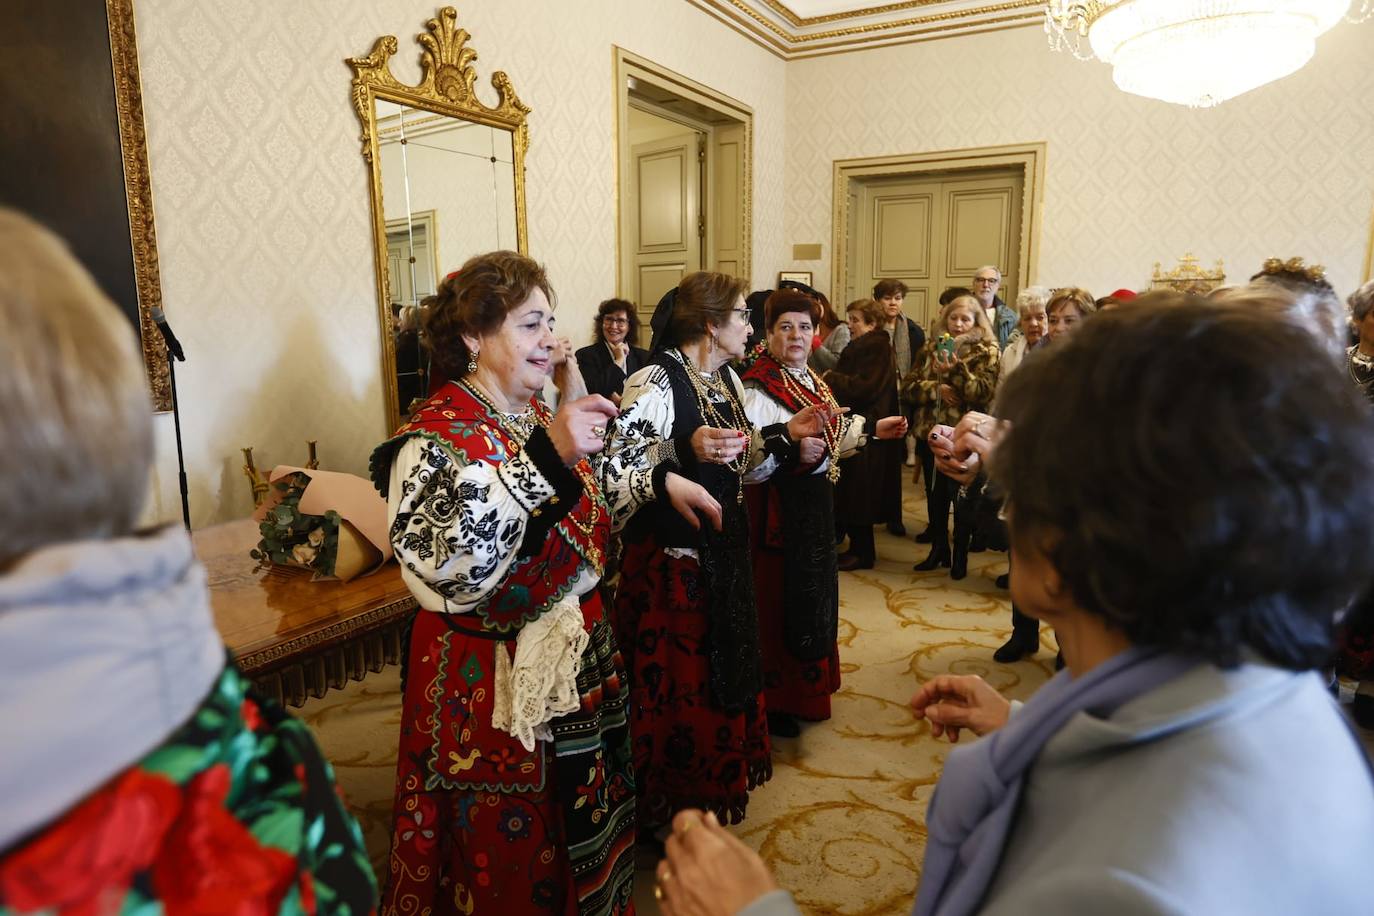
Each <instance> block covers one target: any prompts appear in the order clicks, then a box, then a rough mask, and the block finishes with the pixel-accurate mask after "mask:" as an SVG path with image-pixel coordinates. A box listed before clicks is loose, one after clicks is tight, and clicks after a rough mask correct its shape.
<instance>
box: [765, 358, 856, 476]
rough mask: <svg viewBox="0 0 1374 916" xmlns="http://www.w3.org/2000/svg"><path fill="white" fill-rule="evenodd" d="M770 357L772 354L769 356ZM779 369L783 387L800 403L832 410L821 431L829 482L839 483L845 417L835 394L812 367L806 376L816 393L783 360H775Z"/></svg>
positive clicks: (807, 369) (826, 473)
mask: <svg viewBox="0 0 1374 916" xmlns="http://www.w3.org/2000/svg"><path fill="white" fill-rule="evenodd" d="M769 355H770V356H771V355H772V354H769ZM773 361H774V362H776V363H777V364H778V368H779V369H780V370H781V371H782V387H783V388H784V389H786V391H787V392H788V393H789V394H791V395H792V397H794V398H796V399H797V401H798V402H799V403H802V404H805V403H807V402H808V401H809V402H811V403H813V404H816V405H817V406H824V407H826V408H828V409H829V410H830V416H831V419H830V421H829V422H827V423H826V424H825V427H824V428H823V429H822V430H821V435H822V437H823V438H824V439H825V447H826V448H827V449H828V450H829V451H830V466H829V467H828V468H826V469H825V476H826V478H827V479H829V481H830V482H831V483H832V484H833V483H838V482H839V479H840V440H841V439H842V438H843V436H842V435H841V424H842V422H843V419H844V418H843V417H842V416H840V405H839V404H838V403H837V402H836V401H835V394H834V392H832V391H831V390H830V386H829V385H827V384H826V383H825V382H823V381H821V377H820V376H819V375H817V374H816V373H815V372H814V371H813V370H812V369H811V367H810V366H806V367H804V368H805V369H806V374H807V375H808V376H809V377H810V379H811V384H812V385H815V386H816V390H815V391H811V390H808V389H807V387H806V386H805V385H803V384H802V383H801V382H799V381H797V379H796V377H794V376H793V375H792V370H791V369H789V368H788V367H787V366H784V365H783V364H782V361H781V360H778V359H776V358H774V360H773Z"/></svg>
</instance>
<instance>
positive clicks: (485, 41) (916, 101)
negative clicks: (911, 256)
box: [135, 0, 1374, 527]
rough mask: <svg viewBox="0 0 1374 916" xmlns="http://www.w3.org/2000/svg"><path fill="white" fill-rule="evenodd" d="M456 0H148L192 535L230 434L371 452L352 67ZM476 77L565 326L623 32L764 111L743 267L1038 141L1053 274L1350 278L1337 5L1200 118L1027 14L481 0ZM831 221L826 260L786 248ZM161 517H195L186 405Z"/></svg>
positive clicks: (1351, 237)
mask: <svg viewBox="0 0 1374 916" xmlns="http://www.w3.org/2000/svg"><path fill="white" fill-rule="evenodd" d="M440 2H441V0H392V2H389V3H386V4H377V3H371V2H365V0H333V2H326V0H297V2H293V3H286V4H284V3H278V2H273V0H240V2H236V3H231V4H214V5H211V4H206V3H186V2H180V0H136V3H135V10H136V17H137V28H138V41H139V50H140V57H141V63H142V78H143V94H144V105H145V116H146V121H147V129H148V147H149V149H148V153H149V163H150V169H151V174H152V185H153V193H154V199H155V208H156V219H157V228H158V242H159V253H160V258H161V268H162V282H163V294H164V301H165V305H166V310H167V314H168V316H169V319H170V320H171V322H172V324H173V326H174V327H175V328H176V330H177V333H178V334H179V336H180V337H181V340H182V342H183V344H184V345H185V348H186V351H187V354H188V356H189V360H190V361H189V362H187V363H185V364H183V365H182V366H181V367H180V372H179V373H178V382H179V384H180V394H181V403H182V407H183V417H182V424H183V439H184V441H185V445H186V452H187V467H188V474H189V478H190V490H191V508H192V521H193V523H194V525H196V526H197V527H199V526H202V525H205V524H209V523H212V522H216V521H221V520H225V519H230V518H235V517H241V516H243V515H245V514H246V513H247V512H248V509H249V497H248V492H249V491H248V488H247V486H246V485H245V484H244V481H243V478H242V476H241V473H240V463H241V462H240V457H239V448H240V447H242V446H245V445H252V446H254V447H255V448H256V457H257V460H258V463H259V465H260V466H263V467H271V466H272V465H274V464H278V463H298V462H301V461H303V460H304V457H305V445H304V440H305V439H307V438H315V439H318V440H319V443H320V452H321V456H322V459H323V461H324V464H325V466H326V467H330V468H334V469H338V470H345V471H351V472H354V473H364V472H365V469H366V463H367V456H368V453H369V451H370V450H371V448H372V446H373V445H374V444H375V443H376V442H377V441H378V440H379V439H381V438H382V437H383V435H384V434H385V432H386V430H385V429H384V424H385V420H384V411H383V408H382V388H381V384H380V366H379V358H378V345H379V344H378V340H379V334H380V331H379V327H378V320H377V311H376V305H375V302H374V275H373V259H372V247H371V246H372V239H371V235H370V229H369V214H368V206H367V200H368V197H367V174H366V171H365V169H364V164H363V160H362V157H361V156H360V155H359V141H358V125H357V123H356V120H355V118H354V115H353V111H352V108H351V106H350V104H349V98H348V86H349V77H350V73H349V70H348V68H347V66H346V65H345V64H344V62H343V61H344V58H346V57H349V56H354V55H360V54H365V53H366V52H367V51H369V50H370V49H371V45H372V41H373V39H375V38H376V37H377V36H379V35H383V34H394V35H396V36H397V37H398V38H399V39H400V43H401V49H402V52H401V54H400V55H399V56H398V58H397V64H396V66H397V68H398V71H399V72H398V75H399V76H400V77H401V78H403V79H406V80H408V81H412V82H413V81H416V80H418V76H419V73H418V63H417V59H418V54H417V49H416V45H415V44H414V41H413V36H414V35H415V34H416V33H417V32H419V31H421V30H422V29H423V24H424V21H425V20H426V19H427V18H429V17H430V16H432V15H434V13H435V11H436V9H437V8H438V6H439V5H440ZM458 12H459V24H460V25H461V26H463V27H464V28H467V29H468V30H469V31H470V32H471V33H472V36H473V38H472V46H473V47H474V48H475V49H476V50H477V52H478V54H479V57H478V60H477V62H476V66H477V69H478V72H479V87H480V91H482V92H484V93H485V94H486V95H485V97H487V98H488V99H491V98H493V97H494V93H493V92H491V90H490V88H489V83H488V80H489V77H490V74H491V72H492V70H494V69H502V70H505V71H506V72H507V73H508V74H509V75H510V77H511V80H512V81H513V83H514V85H515V87H516V89H517V90H518V91H519V93H520V96H521V98H522V99H523V100H524V101H525V102H526V104H528V105H530V106H531V108H532V109H533V114H532V116H531V120H530V136H531V146H530V151H529V157H528V161H527V165H528V207H529V219H530V246H531V251H532V253H533V254H534V255H535V256H536V257H537V258H539V259H541V260H542V261H544V262H545V263H546V265H547V266H548V268H549V271H550V275H551V277H552V279H553V281H554V285H555V288H556V289H557V292H558V294H559V298H560V302H561V305H560V323H561V324H562V325H563V327H564V328H566V329H568V330H569V331H570V333H571V334H572V336H573V338H574V341H575V342H576V343H579V344H580V343H582V342H584V341H585V339H586V336H587V328H588V325H589V318H590V316H591V314H592V310H593V309H594V308H595V306H596V303H597V302H599V301H600V300H601V299H603V298H605V297H607V296H609V295H611V294H612V293H613V292H614V289H615V226H616V219H615V196H616V189H615V160H614V153H615V145H614V111H615V104H614V97H613V96H614V87H613V86H612V53H613V50H612V49H613V46H615V45H619V46H621V47H624V48H626V49H627V50H629V51H631V52H634V53H635V54H639V55H641V56H643V57H646V58H648V59H650V60H652V61H654V62H656V63H657V64H659V65H661V66H663V67H667V68H669V69H671V70H674V71H677V72H679V73H681V74H684V75H685V76H687V77H689V78H691V79H693V80H696V81H697V82H700V83H703V84H706V85H708V86H710V87H712V88H713V89H716V90H718V91H720V92H723V93H726V94H728V95H730V96H733V97H734V98H736V99H739V100H740V101H742V102H743V103H745V104H747V105H749V106H750V107H751V108H752V109H753V110H754V113H755V115H754V116H755V121H754V123H755V144H754V215H753V223H754V249H753V250H754V263H753V274H754V278H755V279H756V283H755V285H756V286H761V285H766V284H769V283H770V281H771V278H772V277H774V276H776V272H777V271H778V270H779V269H783V268H788V267H795V268H799V269H804V270H812V271H814V273H815V276H816V280H817V281H818V285H820V286H822V287H823V288H828V286H829V281H830V262H829V257H830V241H831V226H830V223H831V206H832V201H831V180H832V178H831V174H832V167H833V162H834V160H836V159H841V158H852V157H864V156H879V155H891V154H898V153H914V152H923V151H931V150H944V149H958V148H965V147H974V146H993V145H998V144H1004V143H1023V142H1028V141H1046V142H1047V144H1048V157H1047V159H1048V167H1047V175H1046V190H1045V201H1044V219H1043V232H1042V235H1041V256H1040V258H1039V264H1038V267H1039V271H1038V280H1039V282H1041V283H1046V284H1049V285H1062V284H1066V283H1079V284H1085V285H1087V286H1088V287H1089V288H1092V289H1097V290H1109V289H1112V288H1115V287H1118V286H1142V285H1144V284H1145V283H1146V282H1147V281H1148V277H1149V272H1150V268H1151V266H1152V264H1153V262H1154V261H1156V260H1161V261H1165V262H1171V261H1172V259H1173V258H1175V257H1177V256H1178V255H1181V254H1183V253H1184V252H1186V251H1190V250H1191V251H1194V252H1195V253H1196V254H1198V255H1199V257H1201V258H1203V259H1204V261H1206V262H1208V263H1210V262H1211V260H1212V259H1215V258H1218V257H1220V258H1224V259H1225V261H1226V264H1227V268H1228V270H1229V271H1230V273H1231V275H1232V276H1233V277H1239V276H1240V275H1241V274H1242V273H1243V272H1247V271H1248V270H1249V269H1251V268H1252V266H1254V265H1258V264H1259V262H1260V261H1261V260H1262V259H1263V258H1264V257H1266V256H1268V255H1270V254H1281V255H1284V256H1288V255H1293V254H1300V255H1303V256H1306V257H1308V258H1309V259H1310V260H1319V261H1323V262H1325V263H1326V264H1327V265H1328V267H1329V268H1330V273H1331V277H1332V280H1333V281H1334V282H1335V284H1336V286H1337V288H1338V289H1340V290H1341V291H1342V292H1344V291H1348V290H1349V289H1351V288H1352V287H1353V285H1354V284H1355V283H1356V281H1357V280H1358V279H1359V274H1360V271H1361V270H1362V267H1363V262H1364V258H1365V251H1366V248H1367V245H1368V238H1369V220H1370V211H1371V197H1372V193H1371V192H1372V191H1374V154H1371V152H1370V150H1374V68H1370V67H1369V66H1368V65H1367V60H1366V58H1367V54H1366V53H1364V50H1365V49H1366V48H1367V45H1368V41H1369V37H1370V35H1371V34H1374V33H1372V32H1371V31H1370V29H1374V25H1366V26H1364V27H1359V26H1351V25H1341V26H1338V27H1337V28H1336V29H1335V30H1333V31H1332V32H1331V33H1330V34H1329V35H1327V36H1326V37H1325V38H1324V39H1323V40H1322V42H1321V45H1320V48H1319V51H1318V56H1317V59H1316V60H1315V61H1314V62H1313V63H1312V64H1310V65H1309V66H1308V67H1307V68H1306V69H1304V70H1303V71H1301V72H1300V73H1298V74H1297V75H1295V76H1293V77H1290V78H1289V79H1287V80H1284V81H1282V82H1280V83H1278V84H1275V85H1272V86H1269V87H1265V88H1262V89H1260V90H1257V91H1256V92H1254V93H1251V94H1250V95H1247V96H1243V97H1241V98H1239V99H1235V100H1233V101H1231V102H1228V103H1227V104H1226V105H1225V106H1223V107H1221V108H1220V109H1217V110H1213V111H1203V112H1193V111H1186V110H1183V109H1178V108H1175V107H1172V106H1167V105H1163V104H1160V103H1155V102H1149V101H1146V100H1143V99H1136V98H1134V97H1131V96H1127V95H1124V94H1122V93H1120V92H1119V91H1117V90H1116V88H1115V87H1114V86H1113V85H1112V83H1111V79H1110V74H1109V72H1108V70H1107V68H1105V67H1103V66H1102V65H1099V64H1088V63H1079V62H1078V61H1075V60H1073V59H1072V58H1071V57H1069V56H1067V55H1062V54H1053V53H1050V52H1049V51H1048V50H1047V49H1046V47H1045V45H1044V36H1043V34H1042V33H1041V32H1040V31H1039V30H1038V29H1017V30H1012V31H1005V32H999V33H992V34H985V35H979V36H972V37H964V38H953V39H948V40H943V41H933V42H925V43H918V44H913V45H904V46H898V47H890V48H880V49H875V50H871V51H859V52H853V53H846V54H839V55H835V56H830V57H820V58H814V59H808V60H798V61H792V62H788V63H784V62H783V61H782V60H780V59H778V58H776V57H774V56H772V55H771V54H769V53H768V52H766V51H764V50H763V49H761V48H760V47H758V46H757V45H755V44H753V43H752V42H750V41H749V40H747V39H746V38H744V37H742V36H741V35H739V34H737V33H736V32H734V31H732V30H730V29H729V28H727V27H726V26H724V25H722V24H721V23H720V22H718V21H717V20H715V19H714V18H712V17H711V16H710V15H708V14H706V13H705V12H703V11H702V10H701V9H700V8H699V7H697V6H695V5H694V4H692V3H689V2H684V0H576V2H558V0H470V2H463V3H459V4H458ZM805 242H822V243H823V255H824V258H823V260H821V261H811V262H795V263H794V262H791V261H789V260H788V258H789V257H790V252H791V246H792V245H793V244H794V243H805ZM157 425H158V435H159V459H158V468H157V472H156V478H155V480H154V487H153V498H152V500H151V501H150V505H149V509H148V517H149V519H172V518H176V517H177V515H178V514H179V500H178V497H177V483H176V481H177V475H176V462H175V449H174V445H173V438H172V424H171V419H170V417H166V416H164V417H160V418H159V420H158V424H157Z"/></svg>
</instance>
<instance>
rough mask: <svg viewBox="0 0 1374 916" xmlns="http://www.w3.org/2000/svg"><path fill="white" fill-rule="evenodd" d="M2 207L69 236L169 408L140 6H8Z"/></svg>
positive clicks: (0, 98)
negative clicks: (138, 35)
mask: <svg viewBox="0 0 1374 916" xmlns="http://www.w3.org/2000/svg"><path fill="white" fill-rule="evenodd" d="M0 136H3V137H4V138H5V140H4V144H3V147H0V150H2V151H0V204H3V205H5V206H8V207H13V208H15V209H17V210H21V211H23V212H25V213H27V214H29V215H30V216H32V217H33V218H35V219H37V220H38V221H39V222H42V223H44V224H45V225H47V226H48V227H49V228H51V229H52V230H53V231H54V232H56V233H57V234H58V235H60V236H62V238H64V239H65V240H66V242H67V244H68V246H70V248H71V249H72V251H73V253H74V254H75V255H76V257H77V258H78V259H79V260H80V261H81V263H82V264H84V265H85V266H86V269H87V270H89V271H90V272H91V274H92V275H93V276H94V277H95V279H96V282H97V283H99V284H100V286H101V288H102V289H104V291H105V293H106V294H107V295H108V296H109V297H110V298H111V299H112V300H114V302H115V304H116V305H118V306H119V308H120V311H122V312H123V313H124V314H125V316H127V317H128V319H129V322H130V323H131V324H132V325H133V326H134V327H135V328H136V329H137V331H138V334H139V339H140V340H141V341H142V345H143V358H144V363H145V365H146V367H147V373H148V387H149V389H150V391H151V392H152V396H153V405H154V408H155V409H157V410H170V409H171V406H172V404H171V389H170V385H169V383H168V378H167V352H166V348H165V347H164V345H163V343H162V339H161V336H160V335H159V333H158V331H157V328H156V326H155V325H154V324H153V321H152V310H153V309H154V308H160V307H161V304H162V287H161V283H160V280H159V277H158V262H157V233H156V232H155V230H154V226H153V198H152V188H151V186H150V184H149V180H148V146H147V140H146V135H145V132H144V126H143V95H142V90H141V88H140V85H139V75H138V48H137V44H136V41H135V35H134V10H133V0H6V2H4V3H3V4H0Z"/></svg>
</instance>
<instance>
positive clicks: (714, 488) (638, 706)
mask: <svg viewBox="0 0 1374 916" xmlns="http://www.w3.org/2000/svg"><path fill="white" fill-rule="evenodd" d="M743 291H744V290H743V284H742V283H741V282H740V281H739V280H736V279H735V278H733V277H727V276H725V275H723V274H718V273H707V272H698V273H693V274H689V275H687V276H686V277H684V278H683V279H682V283H681V284H680V285H679V286H678V287H677V289H675V290H673V291H671V292H670V293H669V294H668V295H666V296H664V297H663V301H662V302H660V303H659V305H658V308H657V309H656V310H655V313H654V320H653V326H654V355H653V357H652V358H651V359H650V361H649V365H648V366H646V367H645V368H644V369H642V370H640V371H639V372H636V373H635V374H634V375H633V376H631V377H630V379H629V380H628V381H627V382H626V383H625V396H624V401H623V403H622V405H621V412H620V416H619V417H617V418H616V419H615V420H614V421H612V423H611V425H610V429H609V430H608V440H607V444H606V451H605V453H604V455H605V459H604V461H603V462H602V466H601V478H602V482H603V488H604V491H605V493H606V496H607V498H608V499H609V501H610V505H611V524H612V528H613V529H614V530H616V531H619V532H620V534H621V539H622V542H623V544H624V555H623V559H622V561H621V568H620V585H619V588H618V590H617V592H616V596H615V603H614V611H613V615H612V616H613V619H614V621H615V629H616V635H617V641H618V642H619V644H620V647H621V651H622V653H624V656H625V668H626V670H627V671H628V672H629V675H630V736H631V743H632V745H633V748H634V769H635V787H636V790H637V792H638V797H639V806H638V817H639V830H640V835H641V837H642V838H644V839H650V838H652V837H653V835H654V834H655V832H656V831H659V830H661V829H663V828H665V827H666V826H667V825H668V822H669V818H670V817H671V816H672V814H673V812H674V811H677V810H678V809H680V808H684V807H696V808H704V809H708V810H712V811H715V812H716V813H717V814H718V815H719V816H720V818H721V820H722V821H724V820H727V819H728V820H731V821H739V820H741V819H742V818H743V817H744V811H745V806H746V805H747V804H748V801H749V792H750V791H751V790H752V789H754V788H755V787H757V786H759V785H761V784H762V783H764V782H765V781H767V779H768V778H769V777H770V776H771V775H772V772H773V768H772V762H771V759H770V747H769V741H768V725H767V721H766V713H765V709H764V697H763V676H762V670H761V665H760V649H759V628H758V617H757V610H756V606H755V600H754V577H753V572H752V565H751V562H750V556H749V518H748V513H747V510H746V508H745V504H744V481H743V478H744V475H745V473H746V472H748V471H750V470H751V469H756V468H761V466H762V465H763V464H764V463H765V462H769V461H777V460H779V458H780V456H783V455H786V454H790V453H791V452H792V450H793V448H794V446H793V443H794V442H798V441H800V440H801V439H803V438H805V437H807V436H820V435H821V430H822V429H823V427H824V426H825V423H826V421H827V420H828V419H829V412H828V411H826V410H822V409H818V408H816V407H814V406H813V407H809V408H807V409H805V410H802V411H800V412H798V414H797V415H796V416H795V417H793V418H792V419H791V420H790V421H789V422H787V423H779V424H777V426H770V427H768V428H766V429H764V430H761V431H760V430H756V429H755V428H754V426H753V424H752V423H751V422H750V421H749V417H748V414H747V413H746V412H745V408H744V388H743V386H742V385H741V384H740V380H739V377H738V376H737V375H735V373H734V371H733V370H732V369H731V368H730V366H729V363H730V361H731V360H735V359H739V358H741V357H742V356H743V355H744V352H745V342H746V340H747V338H748V336H749V333H750V324H749V309H748V307H747V306H746V305H745V304H744V296H743Z"/></svg>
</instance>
